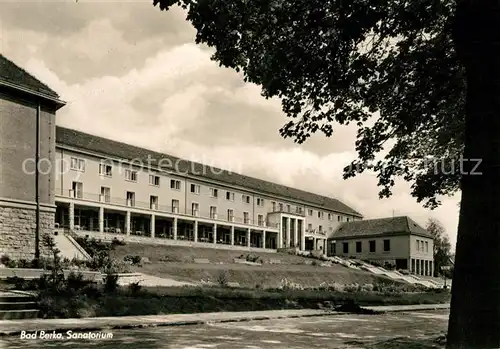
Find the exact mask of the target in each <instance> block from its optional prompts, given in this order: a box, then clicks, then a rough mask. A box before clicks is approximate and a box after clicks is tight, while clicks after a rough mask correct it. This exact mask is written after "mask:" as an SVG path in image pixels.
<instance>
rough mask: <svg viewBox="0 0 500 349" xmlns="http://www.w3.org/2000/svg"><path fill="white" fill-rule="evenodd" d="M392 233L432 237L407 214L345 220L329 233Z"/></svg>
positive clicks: (357, 235) (357, 234)
mask: <svg viewBox="0 0 500 349" xmlns="http://www.w3.org/2000/svg"><path fill="white" fill-rule="evenodd" d="M392 233H407V234H414V235H419V236H424V237H429V238H432V235H430V234H429V233H428V232H427V231H426V230H425V229H424V228H422V227H421V226H420V225H418V224H417V223H415V222H414V221H413V220H412V219H411V218H409V217H407V216H401V217H390V218H379V219H367V220H361V221H353V222H346V223H344V224H342V225H340V226H339V227H338V228H337V230H336V231H335V232H333V234H331V235H330V238H332V239H335V238H350V237H363V236H376V235H385V234H392Z"/></svg>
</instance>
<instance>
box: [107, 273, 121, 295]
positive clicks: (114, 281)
mask: <svg viewBox="0 0 500 349" xmlns="http://www.w3.org/2000/svg"><path fill="white" fill-rule="evenodd" d="M118 287H119V285H118V275H116V274H114V273H107V274H106V275H105V276H104V291H105V292H107V293H114V292H116V290H117V289H118Z"/></svg>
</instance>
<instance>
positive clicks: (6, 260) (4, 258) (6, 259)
mask: <svg viewBox="0 0 500 349" xmlns="http://www.w3.org/2000/svg"><path fill="white" fill-rule="evenodd" d="M9 262H10V257H9V256H7V255H6V254H4V255H2V257H0V263H2V264H3V265H5V266H6V265H7V264H8V263H9Z"/></svg>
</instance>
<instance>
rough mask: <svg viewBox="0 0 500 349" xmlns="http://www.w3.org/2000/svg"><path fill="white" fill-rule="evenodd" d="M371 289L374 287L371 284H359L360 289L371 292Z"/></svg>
mask: <svg viewBox="0 0 500 349" xmlns="http://www.w3.org/2000/svg"><path fill="white" fill-rule="evenodd" d="M373 289H374V286H373V284H364V285H363V286H361V291H364V292H373Z"/></svg>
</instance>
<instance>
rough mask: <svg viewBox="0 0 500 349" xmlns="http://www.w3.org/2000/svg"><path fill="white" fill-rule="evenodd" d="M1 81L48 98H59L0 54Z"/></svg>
mask: <svg viewBox="0 0 500 349" xmlns="http://www.w3.org/2000/svg"><path fill="white" fill-rule="evenodd" d="M2 80H3V81H5V82H8V83H10V84H13V85H15V86H17V87H22V88H24V89H27V90H30V91H33V92H36V93H41V94H44V95H46V96H49V97H53V98H59V95H58V94H57V93H56V92H55V91H53V90H52V89H51V88H50V87H48V86H47V85H45V84H44V83H43V82H41V81H40V80H38V79H37V78H35V77H34V76H33V75H31V74H29V73H28V72H26V71H25V70H24V69H23V68H21V67H19V66H17V65H16V64H15V63H14V62H12V61H10V60H8V59H7V58H6V57H5V56H4V55H2V54H0V81H2Z"/></svg>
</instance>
